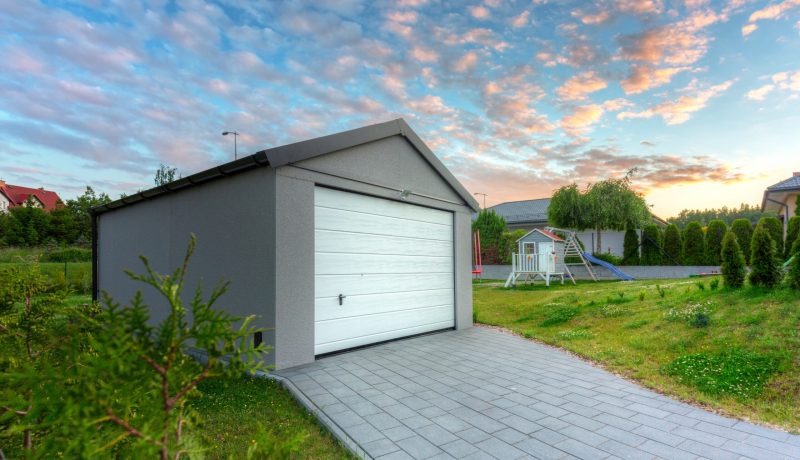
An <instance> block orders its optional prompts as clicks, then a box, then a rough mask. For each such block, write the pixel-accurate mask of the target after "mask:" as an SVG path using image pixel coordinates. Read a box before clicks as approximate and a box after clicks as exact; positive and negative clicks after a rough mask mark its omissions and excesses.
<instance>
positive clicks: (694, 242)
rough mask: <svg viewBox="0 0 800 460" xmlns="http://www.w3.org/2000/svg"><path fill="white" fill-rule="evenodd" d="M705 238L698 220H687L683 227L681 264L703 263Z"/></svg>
mask: <svg viewBox="0 0 800 460" xmlns="http://www.w3.org/2000/svg"><path fill="white" fill-rule="evenodd" d="M705 262H706V239H705V237H704V235H703V227H701V226H700V223H699V222H689V223H688V224H686V228H684V229H683V264H684V265H705Z"/></svg>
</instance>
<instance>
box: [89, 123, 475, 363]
mask: <svg viewBox="0 0 800 460" xmlns="http://www.w3.org/2000/svg"><path fill="white" fill-rule="evenodd" d="M477 210H479V208H478V204H477V202H476V201H475V199H474V198H473V196H472V194H471V193H470V192H469V191H467V190H466V189H465V188H464V187H463V186H462V185H461V184H460V183H459V182H458V180H456V178H455V177H454V176H453V174H452V173H451V172H450V171H449V170H448V169H447V168H446V167H445V166H444V165H443V164H442V162H441V161H440V160H439V159H438V158H437V157H436V155H435V154H434V153H433V152H432V151H431V150H430V149H429V148H428V147H427V146H426V145H425V143H424V142H423V141H422V140H421V139H420V138H419V136H417V135H416V134H415V133H414V131H413V130H412V129H411V128H410V127H409V126H408V124H407V123H405V122H404V121H403V120H399V119H398V120H392V121H389V122H385V123H379V124H376V125H370V126H365V127H362V128H357V129H353V130H350V131H345V132H341V133H337V134H332V135H327V136H323V137H318V138H314V139H310V140H306V141H301V142H297V143H294V144H288V145H283V146H279V147H272V148H268V149H264V150H261V151H259V152H256V153H254V154H252V155H249V156H244V157H242V158H239V159H238V160H236V161H233V162H230V163H225V164H222V165H219V166H215V167H213V168H210V169H207V170H205V171H201V172H199V173H196V174H192V175H190V176H187V177H184V178H181V179H179V180H177V181H174V182H171V183H169V184H166V185H163V186H160V187H156V188H153V189H150V190H145V191H143V192H140V193H137V194H135V195H131V196H128V197H124V198H121V199H120V200H117V201H114V202H111V203H109V204H107V205H104V206H101V207H98V208H95V209H94V210H93V211H94V233H95V238H94V241H95V247H94V250H93V254H94V258H95V264H94V270H95V271H94V276H93V279H94V293H95V296H96V297H97V298H99V297H100V293H101V292H104V291H105V292H108V293H109V294H111V295H112V296H113V297H114V298H115V299H116V300H118V301H126V300H129V299H131V298H132V297H133V295H134V294H135V293H136V291H137V290H141V291H142V295H143V296H144V300H145V302H147V303H148V304H151V305H153V309H152V311H151V315H152V317H153V320H155V321H157V320H159V319H161V318H162V317H163V316H165V315H166V313H167V311H166V309H164V308H163V307H160V306H159V305H158V302H159V299H157V298H155V297H152V296H153V295H154V293H153V292H150V291H148V290H147V289H142V288H141V286H138V285H136V284H135V283H134V282H132V281H131V280H130V279H129V278H128V277H127V276H126V275H125V273H124V272H125V270H132V271H134V272H138V271H140V270H141V263H140V262H139V255H144V256H146V257H147V258H148V259H149V260H150V262H151V264H152V266H153V267H154V268H155V269H156V270H157V271H159V272H161V273H169V272H172V271H173V270H174V269H175V267H176V266H178V264H180V263H181V261H182V258H183V255H184V251H185V248H186V244H187V242H188V240H189V236H190V235H191V234H194V235H196V238H197V248H196V250H195V254H194V256H193V258H192V261H191V263H190V265H189V274H188V276H187V286H186V288H185V289H186V292H193V291H194V290H195V289H197V288H200V289H201V290H202V291H203V292H206V293H208V292H210V289H211V288H212V287H213V286H214V285H216V284H217V283H219V282H221V281H225V282H228V283H229V284H228V290H227V292H226V294H225V295H224V296H223V297H222V298H221V299H220V303H219V305H220V306H221V307H222V308H224V309H225V311H227V312H228V313H230V314H232V315H235V316H237V317H246V316H254V317H255V320H254V324H256V325H257V326H260V327H265V328H268V333H267V334H265V335H264V336H263V340H264V341H265V342H266V343H267V344H268V345H270V346H271V347H272V350H271V351H270V353H269V354H267V355H265V356H264V360H265V362H266V363H267V364H269V365H273V366H274V367H275V368H277V369H284V368H289V367H293V366H297V365H302V364H307V363H310V362H313V361H314V360H315V359H317V357H318V356H320V355H324V354H327V353H332V352H341V351H345V350H350V349H353V348H357V347H363V346H369V345H371V344H376V343H381V342H385V341H388V340H395V339H400V338H403V337H409V336H413V335H417V334H422V333H429V332H434V331H440V330H447V329H457V330H458V329H464V328H469V327H471V326H472V287H471V278H472V276H471V269H472V266H471V264H472V255H471V250H472V248H471V241H472V237H471V236H472V235H471V215H472V213H473V212H475V211H477ZM255 340H257V339H256V338H255V337H254V341H255Z"/></svg>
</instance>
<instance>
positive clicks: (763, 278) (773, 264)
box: [749, 219, 781, 288]
mask: <svg viewBox="0 0 800 460" xmlns="http://www.w3.org/2000/svg"><path fill="white" fill-rule="evenodd" d="M769 233H770V232H769V229H768V228H767V224H765V223H764V219H762V221H761V222H759V223H758V225H756V230H755V231H754V232H753V241H752V242H751V244H750V246H751V253H750V269H751V272H750V278H749V279H750V284H752V285H753V286H763V287H768V288H772V287H775V286H776V285H777V284H778V283H779V282H780V279H781V269H780V261H779V260H778V258H777V256H776V249H775V242H774V241H773V240H772V237H770V234H769Z"/></svg>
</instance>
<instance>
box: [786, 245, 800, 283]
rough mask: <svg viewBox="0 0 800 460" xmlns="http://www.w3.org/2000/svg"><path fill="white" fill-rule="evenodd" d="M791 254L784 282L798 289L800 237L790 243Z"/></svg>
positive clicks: (799, 279) (799, 281)
mask: <svg viewBox="0 0 800 460" xmlns="http://www.w3.org/2000/svg"><path fill="white" fill-rule="evenodd" d="M791 256H792V257H794V260H792V263H791V264H790V265H789V273H787V274H786V284H788V285H789V287H790V288H792V289H797V290H800V238H798V239H796V240H795V242H794V244H793V245H792V251H791Z"/></svg>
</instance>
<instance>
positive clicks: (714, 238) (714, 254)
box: [706, 220, 728, 265]
mask: <svg viewBox="0 0 800 460" xmlns="http://www.w3.org/2000/svg"><path fill="white" fill-rule="evenodd" d="M727 232H728V226H727V225H725V222H723V221H721V220H712V221H711V222H709V223H708V228H707V229H706V263H707V264H708V265H719V264H720V263H721V262H722V258H721V253H722V238H724V237H725V233H727Z"/></svg>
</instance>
